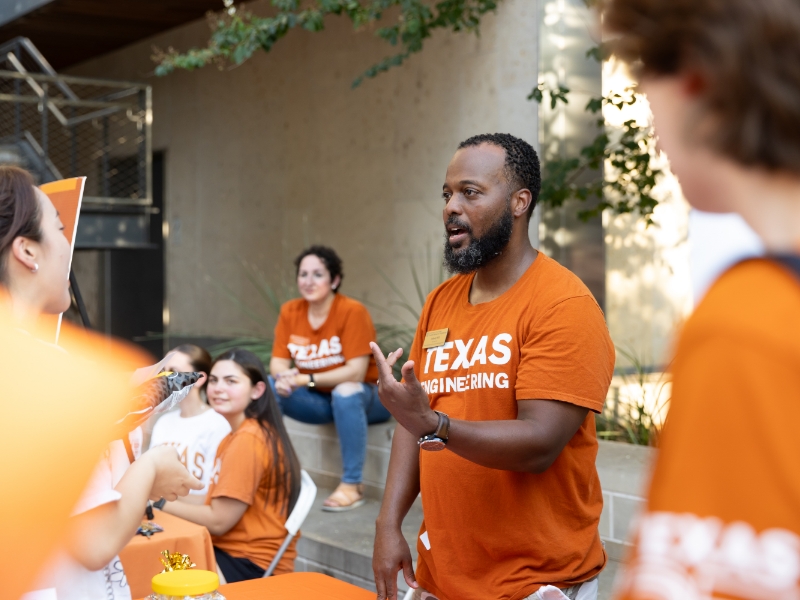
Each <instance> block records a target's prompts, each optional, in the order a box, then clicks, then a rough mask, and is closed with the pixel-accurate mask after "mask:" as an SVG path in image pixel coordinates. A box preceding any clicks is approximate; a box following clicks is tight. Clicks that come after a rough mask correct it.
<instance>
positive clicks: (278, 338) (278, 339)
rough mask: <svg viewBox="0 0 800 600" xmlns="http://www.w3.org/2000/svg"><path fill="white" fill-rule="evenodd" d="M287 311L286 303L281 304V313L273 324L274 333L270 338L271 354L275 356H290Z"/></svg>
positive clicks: (289, 324) (289, 328)
mask: <svg viewBox="0 0 800 600" xmlns="http://www.w3.org/2000/svg"><path fill="white" fill-rule="evenodd" d="M288 312H289V311H288V309H287V305H286V304H284V305H283V306H281V313H280V315H278V322H277V323H276V324H275V334H274V336H273V339H272V356H274V357H275V358H292V354H291V352H289V336H290V335H291V333H292V332H291V323H289V315H288Z"/></svg>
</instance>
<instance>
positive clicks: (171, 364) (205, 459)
mask: <svg viewBox="0 0 800 600" xmlns="http://www.w3.org/2000/svg"><path fill="white" fill-rule="evenodd" d="M172 352H173V355H172V357H171V358H170V359H169V361H168V362H167V365H166V367H165V368H166V369H167V371H180V372H186V371H195V372H197V373H203V374H206V375H207V374H208V372H209V371H210V370H211V356H210V355H209V354H208V352H206V350H205V349H203V348H201V347H200V346H195V345H194V344H183V345H181V346H178V347H177V348H175V349H174V350H173V351H172ZM205 385H206V383H205V381H203V382H202V386H198V385H196V386H194V387H193V388H192V391H191V392H189V395H188V396H187V397H186V398H184V400H183V401H182V402H181V404H180V411H177V410H176V411H173V412H169V413H167V414H165V415H164V416H162V417H161V418H160V419H159V420H158V421H156V424H155V427H153V434H152V437H151V438H150V447H151V448H155V447H156V446H165V445H168V446H174V447H175V448H176V449H177V451H178V455H179V456H180V458H181V462H182V463H183V464H184V466H185V467H186V468H187V469H188V470H189V472H190V473H191V474H192V475H194V476H195V477H197V479H199V480H200V481H201V482H202V483H203V489H201V490H192V491H191V492H190V493H189V495H188V496H184V497H183V498H181V500H182V501H184V502H191V503H194V504H203V502H204V501H205V497H206V492H207V491H208V482H209V479H210V477H211V472H212V471H213V470H214V459H215V458H216V455H217V446H219V443H220V442H221V441H222V438H224V437H225V436H226V435H228V434H229V433H230V432H231V426H230V425H229V424H228V421H226V420H225V418H224V417H222V416H220V415H219V414H217V412H216V411H214V410H211V407H210V406H209V405H208V404H206V402H204V400H203V398H202V396H201V394H200V392H201V390H203V389H204V387H205Z"/></svg>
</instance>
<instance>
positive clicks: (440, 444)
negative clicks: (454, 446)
mask: <svg viewBox="0 0 800 600" xmlns="http://www.w3.org/2000/svg"><path fill="white" fill-rule="evenodd" d="M433 412H435V413H436V414H437V415H439V424H438V425H437V426H436V431H434V432H433V433H429V434H428V435H423V436H422V437H421V438H419V440H418V441H417V444H419V448H420V450H428V451H429V452H436V451H438V450H444V447H445V446H446V445H447V438H448V437H449V436H450V417H448V416H447V415H446V414H444V413H443V412H439V411H438V410H435V411H433Z"/></svg>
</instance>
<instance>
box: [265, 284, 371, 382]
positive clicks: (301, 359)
mask: <svg viewBox="0 0 800 600" xmlns="http://www.w3.org/2000/svg"><path fill="white" fill-rule="evenodd" d="M376 337H377V336H376V334H375V326H374V325H373V324H372V318H371V317H370V316H369V312H368V311H367V309H366V307H365V306H364V305H363V304H361V303H360V302H358V301H357V300H353V299H352V298H348V297H347V296H342V295H341V294H336V296H335V297H334V299H333V304H332V305H331V311H330V313H328V318H327V319H326V320H325V322H324V323H323V324H322V327H320V328H319V329H313V328H312V327H311V324H310V323H309V322H308V302H307V301H306V300H304V299H303V298H296V299H294V300H289V301H288V302H286V303H285V304H284V305H283V306H281V314H280V316H279V317H278V324H277V325H276V326H275V341H274V342H273V346H272V356H275V357H277V358H291V359H292V360H293V361H294V364H295V366H296V367H297V369H298V370H299V371H300V372H301V373H320V372H322V371H330V370H331V369H336V368H337V367H341V366H342V365H343V364H344V363H346V362H347V361H348V360H350V359H351V358H357V357H359V356H369V367H368V368H367V375H366V377H365V378H364V381H365V382H366V383H375V382H376V381H378V367H377V366H376V365H375V359H374V358H373V357H372V350H370V347H369V343H370V342H374V341H375V338H376ZM320 389H323V390H324V388H320Z"/></svg>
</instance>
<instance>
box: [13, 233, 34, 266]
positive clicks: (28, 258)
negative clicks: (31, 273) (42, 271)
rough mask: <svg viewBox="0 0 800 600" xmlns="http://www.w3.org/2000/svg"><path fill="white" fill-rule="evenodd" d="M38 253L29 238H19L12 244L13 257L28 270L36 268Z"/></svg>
mask: <svg viewBox="0 0 800 600" xmlns="http://www.w3.org/2000/svg"><path fill="white" fill-rule="evenodd" d="M36 252H37V248H35V247H34V242H32V241H31V240H29V239H28V238H25V237H22V236H19V237H16V238H14V241H13V242H11V256H13V257H14V259H15V260H17V261H19V262H20V263H22V265H23V266H24V267H25V268H26V269H30V270H33V269H35V268H36Z"/></svg>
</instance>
